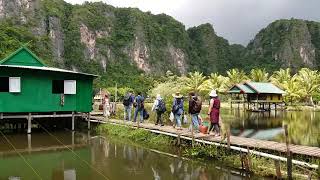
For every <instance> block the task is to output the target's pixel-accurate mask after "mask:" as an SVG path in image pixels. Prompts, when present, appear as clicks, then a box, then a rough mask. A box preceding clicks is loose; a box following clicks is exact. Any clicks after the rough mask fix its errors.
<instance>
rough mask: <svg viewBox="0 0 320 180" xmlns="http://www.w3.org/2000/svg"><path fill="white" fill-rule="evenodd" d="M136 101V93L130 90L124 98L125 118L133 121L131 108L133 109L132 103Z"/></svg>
mask: <svg viewBox="0 0 320 180" xmlns="http://www.w3.org/2000/svg"><path fill="white" fill-rule="evenodd" d="M133 102H134V95H133V93H132V92H131V91H130V92H128V93H127V95H126V96H125V97H124V99H123V106H124V119H125V120H128V121H131V110H132V105H133Z"/></svg>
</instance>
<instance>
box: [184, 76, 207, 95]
mask: <svg viewBox="0 0 320 180" xmlns="http://www.w3.org/2000/svg"><path fill="white" fill-rule="evenodd" d="M205 79H206V77H205V76H203V74H202V73H199V72H197V71H196V72H194V73H189V76H188V77H187V78H186V79H185V82H186V86H187V89H188V90H190V91H194V92H196V93H198V92H200V86H201V84H202V83H203V82H204V80H205Z"/></svg>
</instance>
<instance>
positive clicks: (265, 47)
mask: <svg viewBox="0 0 320 180" xmlns="http://www.w3.org/2000/svg"><path fill="white" fill-rule="evenodd" d="M311 24H312V25H313V29H311V28H310V26H311ZM319 30H320V24H319V23H316V22H309V21H304V20H297V19H291V20H278V21H275V22H273V23H271V24H270V25H269V26H268V27H266V28H265V29H263V30H261V31H260V32H259V33H258V34H257V35H256V37H255V38H254V40H252V41H251V42H250V43H249V45H248V47H247V49H246V55H245V56H244V58H249V59H251V60H254V61H256V63H252V64H255V65H256V66H258V65H259V66H266V67H268V68H269V69H273V68H278V67H282V68H286V67H290V68H292V69H293V70H298V69H299V68H301V67H309V68H316V67H317V66H318V62H319V61H320V59H319V57H318V56H317V54H319V51H320V49H319V47H317V44H315V43H314V40H315V39H317V38H319ZM317 36H318V37H317Z"/></svg>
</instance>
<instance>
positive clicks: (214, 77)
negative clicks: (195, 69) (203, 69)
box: [200, 73, 229, 94]
mask: <svg viewBox="0 0 320 180" xmlns="http://www.w3.org/2000/svg"><path fill="white" fill-rule="evenodd" d="M228 84H229V78H228V77H224V76H222V75H219V74H218V73H211V75H210V76H209V77H208V79H207V80H205V81H204V82H203V84H202V85H201V87H200V89H201V91H202V92H203V93H204V94H208V93H209V92H210V91H211V90H212V89H215V90H216V91H217V92H218V93H224V92H226V91H227V90H228Z"/></svg>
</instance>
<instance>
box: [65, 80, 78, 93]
mask: <svg viewBox="0 0 320 180" xmlns="http://www.w3.org/2000/svg"><path fill="white" fill-rule="evenodd" d="M76 93H77V82H76V81H75V80H65V81H64V94H76Z"/></svg>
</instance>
